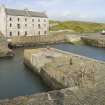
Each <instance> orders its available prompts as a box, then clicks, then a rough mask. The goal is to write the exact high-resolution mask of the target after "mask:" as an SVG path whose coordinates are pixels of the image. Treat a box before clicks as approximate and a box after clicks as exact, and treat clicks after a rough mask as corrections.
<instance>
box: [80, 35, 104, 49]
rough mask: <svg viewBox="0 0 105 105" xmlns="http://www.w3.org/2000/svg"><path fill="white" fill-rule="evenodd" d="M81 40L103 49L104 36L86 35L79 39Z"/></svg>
mask: <svg viewBox="0 0 105 105" xmlns="http://www.w3.org/2000/svg"><path fill="white" fill-rule="evenodd" d="M81 40H82V41H83V42H84V43H85V44H87V45H91V46H95V47H100V48H105V35H100V34H99V35H88V36H83V37H81Z"/></svg>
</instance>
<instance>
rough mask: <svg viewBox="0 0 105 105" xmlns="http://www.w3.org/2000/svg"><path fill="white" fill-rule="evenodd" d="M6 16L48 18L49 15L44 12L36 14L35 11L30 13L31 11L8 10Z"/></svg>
mask: <svg viewBox="0 0 105 105" xmlns="http://www.w3.org/2000/svg"><path fill="white" fill-rule="evenodd" d="M6 14H7V15H13V16H29V17H42V18H47V15H46V14H45V13H44V12H34V11H29V10H17V9H8V8H6Z"/></svg>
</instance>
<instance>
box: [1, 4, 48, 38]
mask: <svg viewBox="0 0 105 105" xmlns="http://www.w3.org/2000/svg"><path fill="white" fill-rule="evenodd" d="M10 18H11V19H12V21H10ZM18 18H19V21H18ZM25 18H26V19H27V21H25ZM32 19H34V21H32ZM38 20H40V22H39V21H38ZM10 24H12V26H11V27H10ZM17 24H20V29H18V28H17ZM25 24H27V26H25ZM38 24H40V25H41V28H38ZM0 31H1V32H2V33H3V34H4V36H6V37H10V32H12V36H18V32H19V33H20V35H19V36H24V35H25V31H27V36H33V35H39V31H40V35H45V31H46V35H48V32H49V20H48V18H41V17H26V16H10V15H7V14H6V12H5V6H1V7H0Z"/></svg>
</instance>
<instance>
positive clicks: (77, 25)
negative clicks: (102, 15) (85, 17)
mask: <svg viewBox="0 0 105 105" xmlns="http://www.w3.org/2000/svg"><path fill="white" fill-rule="evenodd" d="M54 23H57V25H55V26H53V27H51V28H50V30H51V31H58V30H73V31H74V32H78V33H88V32H100V31H102V30H105V24H103V23H92V22H81V21H64V22H60V21H50V24H54Z"/></svg>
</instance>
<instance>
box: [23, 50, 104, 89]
mask: <svg viewBox="0 0 105 105" xmlns="http://www.w3.org/2000/svg"><path fill="white" fill-rule="evenodd" d="M53 50H54V49H53ZM33 51H34V50H33ZM33 51H32V52H31V50H30V51H29V50H28V52H27V51H25V56H24V57H25V58H24V63H25V64H26V65H27V66H29V67H31V68H33V71H34V72H35V73H38V74H39V75H40V76H41V77H42V79H43V80H44V81H45V83H46V84H47V85H48V86H50V87H52V88H53V89H62V88H67V87H71V88H75V87H77V88H94V87H95V86H96V85H98V84H99V82H101V80H102V79H103V77H104V76H105V73H104V72H105V63H104V62H102V61H97V60H93V59H90V58H87V57H83V56H79V55H75V54H72V53H68V52H64V51H61V50H57V49H55V51H54V52H56V53H60V54H61V55H60V56H57V57H53V56H49V55H48V57H49V58H48V59H50V60H49V61H47V62H46V60H45V62H44V61H41V59H46V58H42V57H41V56H40V57H41V58H40V57H38V56H37V52H34V54H35V53H36V56H37V57H36V56H32V54H33ZM43 56H44V55H43ZM32 57H33V58H32ZM32 59H34V60H32ZM38 60H39V61H40V63H41V64H40V65H39V64H38V62H39V61H38Z"/></svg>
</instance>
